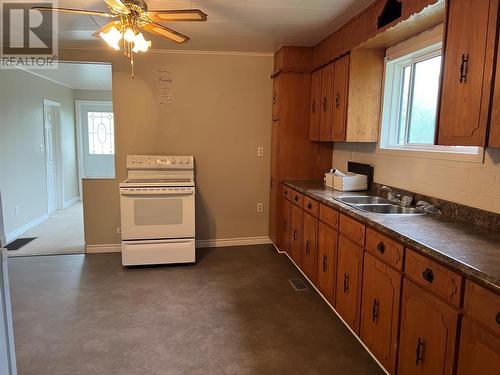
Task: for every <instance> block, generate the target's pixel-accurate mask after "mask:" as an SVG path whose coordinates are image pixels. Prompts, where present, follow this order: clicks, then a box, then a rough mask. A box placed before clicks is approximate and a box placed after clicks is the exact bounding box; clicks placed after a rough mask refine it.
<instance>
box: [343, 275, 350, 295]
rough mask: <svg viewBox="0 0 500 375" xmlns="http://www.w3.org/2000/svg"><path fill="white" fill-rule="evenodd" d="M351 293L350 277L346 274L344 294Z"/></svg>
mask: <svg viewBox="0 0 500 375" xmlns="http://www.w3.org/2000/svg"><path fill="white" fill-rule="evenodd" d="M348 291H349V275H348V274H347V273H344V293H347V292H348Z"/></svg>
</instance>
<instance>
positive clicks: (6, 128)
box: [0, 70, 78, 233]
mask: <svg viewBox="0 0 500 375" xmlns="http://www.w3.org/2000/svg"><path fill="white" fill-rule="evenodd" d="M0 88H1V89H0V189H1V190H2V199H3V212H4V220H5V232H6V233H11V232H13V231H15V230H16V229H18V228H20V227H22V226H24V225H26V224H28V223H30V222H31V221H33V220H36V219H38V218H40V217H41V216H43V215H44V214H46V213H47V185H46V173H45V152H44V151H43V150H41V148H40V147H41V146H40V145H43V144H44V130H43V99H49V100H52V101H55V102H58V103H61V124H60V125H61V129H60V130H61V140H62V141H61V152H62V157H63V163H62V176H63V183H64V188H63V195H64V199H65V200H66V201H68V200H71V199H72V198H74V197H76V196H78V180H77V170H76V151H75V132H74V99H73V90H72V89H70V88H68V87H65V86H61V85H58V84H56V83H53V82H51V81H48V80H46V79H44V78H40V77H37V76H35V75H32V74H30V73H27V72H24V71H21V70H0ZM16 206H18V207H20V215H17V216H16V215H15V207H16Z"/></svg>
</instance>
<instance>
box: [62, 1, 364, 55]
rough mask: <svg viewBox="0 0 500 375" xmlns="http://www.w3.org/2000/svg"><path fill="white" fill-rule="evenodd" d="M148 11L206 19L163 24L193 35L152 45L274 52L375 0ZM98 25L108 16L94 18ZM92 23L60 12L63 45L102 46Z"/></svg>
mask: <svg viewBox="0 0 500 375" xmlns="http://www.w3.org/2000/svg"><path fill="white" fill-rule="evenodd" d="M147 2H148V6H149V9H150V10H155V9H185V8H198V9H201V10H202V11H204V12H205V13H207V14H208V21H207V22H200V23H196V22H192V23H182V22H179V23H170V24H165V25H167V26H169V27H171V28H174V29H175V30H178V31H180V32H182V33H184V34H186V35H188V36H190V37H191V41H190V42H189V43H187V44H185V45H180V46H179V45H176V44H174V43H171V42H169V41H163V40H162V39H158V38H156V37H152V38H151V40H152V41H153V48H155V49H188V50H189V49H190V50H201V51H235V52H266V53H270V52H274V51H275V50H276V49H277V48H279V47H280V46H282V45H303V46H312V45H315V44H316V43H318V42H319V41H320V40H321V39H323V38H324V37H325V36H327V35H328V34H330V33H331V32H332V31H334V30H335V29H337V28H338V27H340V26H341V25H343V24H344V23H345V22H346V21H348V20H349V19H350V18H351V17H352V16H353V15H355V14H357V13H358V12H359V11H361V10H362V9H364V8H365V7H366V6H367V5H368V4H370V3H372V2H373V0H192V1H191V0H172V1H170V0H149V1H147ZM59 6H60V7H67V8H83V9H87V10H91V9H92V10H102V11H104V10H106V9H107V8H106V6H105V4H104V2H103V0H86V1H83V0H59ZM94 19H95V20H96V21H97V22H98V23H99V25H100V26H102V25H104V24H105V23H106V22H107V21H108V20H107V19H105V18H100V17H94ZM96 30H97V25H96V24H95V22H94V21H93V20H92V19H91V18H90V17H89V16H86V15H69V14H62V15H60V16H59V40H60V47H61V48H64V47H66V48H79V47H83V48H106V47H105V46H104V44H103V42H102V41H100V40H98V39H95V38H92V37H91V34H92V33H93V32H94V31H96Z"/></svg>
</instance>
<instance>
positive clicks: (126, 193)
mask: <svg viewBox="0 0 500 375" xmlns="http://www.w3.org/2000/svg"><path fill="white" fill-rule="evenodd" d="M193 194H194V190H193V191H172V192H165V191H140V192H139V191H121V192H120V195H123V196H127V197H136V198H157V197H161V196H163V197H172V196H176V195H193Z"/></svg>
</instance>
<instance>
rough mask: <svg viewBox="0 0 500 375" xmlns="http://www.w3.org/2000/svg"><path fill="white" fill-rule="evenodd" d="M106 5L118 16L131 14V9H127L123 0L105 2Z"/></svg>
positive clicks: (106, 0)
mask: <svg viewBox="0 0 500 375" xmlns="http://www.w3.org/2000/svg"><path fill="white" fill-rule="evenodd" d="M104 2H105V3H106V5H107V6H108V7H109V8H110V9H111V10H112V11H114V12H116V13H118V14H129V13H130V9H128V8H127V6H126V5H125V4H123V2H122V1H121V0H104Z"/></svg>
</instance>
